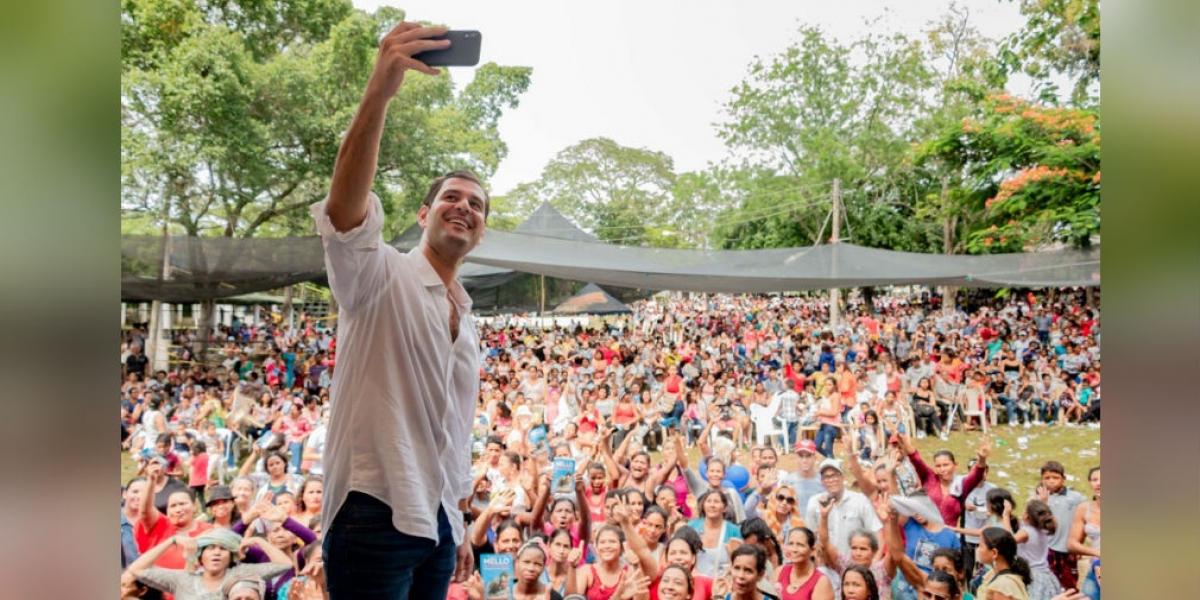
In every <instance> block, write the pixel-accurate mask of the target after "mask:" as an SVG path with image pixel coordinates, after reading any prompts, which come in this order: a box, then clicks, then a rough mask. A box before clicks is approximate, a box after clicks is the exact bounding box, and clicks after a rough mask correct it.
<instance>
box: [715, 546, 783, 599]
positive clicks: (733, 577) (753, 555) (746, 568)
mask: <svg viewBox="0 0 1200 600" xmlns="http://www.w3.org/2000/svg"><path fill="white" fill-rule="evenodd" d="M729 563H730V570H729V575H728V576H727V577H723V578H720V579H718V580H717V581H716V582H715V583H714V584H713V598H717V597H721V598H724V600H767V599H770V598H773V597H772V596H768V595H766V594H764V593H763V592H762V590H761V589H759V587H758V582H759V581H761V580H762V578H763V577H765V576H766V568H767V553H766V552H764V551H763V549H762V548H759V547H758V546H752V545H745V546H738V548H737V549H736V550H734V551H733V553H732V554H731V555H730V557H729Z"/></svg>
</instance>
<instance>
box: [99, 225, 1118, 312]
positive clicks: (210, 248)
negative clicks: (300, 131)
mask: <svg viewBox="0 0 1200 600" xmlns="http://www.w3.org/2000/svg"><path fill="white" fill-rule="evenodd" d="M551 211H552V212H551ZM522 226H524V227H523V229H524V231H522V230H521V229H522V227H518V230H515V231H497V230H489V231H488V232H487V233H486V234H485V235H484V239H483V243H482V244H481V245H480V246H479V247H478V248H476V249H475V250H474V251H472V252H471V254H470V255H469V256H468V257H467V262H466V264H464V265H463V267H462V269H460V273H459V276H460V279H461V280H462V282H463V284H464V286H465V287H466V288H467V289H468V291H471V292H472V293H474V292H475V291H477V290H483V289H487V288H489V287H495V286H498V285H501V284H503V283H505V282H507V281H510V280H513V279H515V278H516V277H518V276H519V275H520V274H521V273H532V274H540V275H546V276H548V277H555V278H561V279H569V280H573V281H587V282H592V283H596V284H600V285H604V286H618V287H623V288H637V289H642V290H675V291H687V292H709V293H766V292H788V291H803V290H814V289H825V288H832V287H845V288H849V287H867V286H887V285H910V284H917V285H952V286H960V287H1058V286H1097V285H1100V247H1099V246H1093V247H1091V248H1087V249H1082V250H1077V249H1066V250H1055V251H1047V252H1032V253H1016V254H988V255H980V256H964V255H941V254H918V253H910V252H894V251H891V250H879V249H874V248H865V247H861V246H855V245H852V244H847V243H837V244H829V245H822V246H806V247H799V248H777V249H768V250H695V249H663V248H642V247H633V246H619V245H614V244H608V243H603V242H599V241H597V240H596V239H595V238H594V237H592V236H591V235H590V234H587V233H586V232H584V231H582V230H579V229H578V228H576V227H574V225H572V224H571V223H570V221H568V220H567V219H566V218H565V217H562V215H561V214H559V213H558V211H555V210H554V209H553V207H550V205H549V204H543V205H542V207H539V210H538V211H536V212H535V214H534V215H531V217H530V219H527V220H526V221H525V222H524V223H522ZM420 236H421V230H420V228H419V227H417V226H415V225H414V226H413V227H410V228H409V229H408V230H406V231H405V232H404V233H402V234H401V235H399V236H397V237H396V238H395V239H394V240H392V242H390V243H391V245H393V246H395V247H396V248H398V249H400V250H402V251H407V250H409V249H411V248H413V247H415V246H416V244H417V243H418V242H419V241H420ZM169 243H170V264H171V272H170V275H169V277H163V276H162V275H163V274H162V270H163V258H164V254H163V251H164V249H163V244H164V240H163V238H162V237H160V236H122V239H121V254H122V261H121V295H122V299H124V300H127V301H145V300H162V301H166V302H199V301H203V300H211V299H217V298H226V297H230V296H238V295H241V294H247V293H252V292H261V291H267V290H274V289H278V288H281V287H284V286H288V285H291V284H295V283H300V282H304V281H316V282H324V281H325V280H326V275H325V259H324V251H323V249H322V246H321V241H320V239H319V238H318V237H317V236H305V237H292V238H258V239H242V238H193V237H172V238H171V239H170V242H169Z"/></svg>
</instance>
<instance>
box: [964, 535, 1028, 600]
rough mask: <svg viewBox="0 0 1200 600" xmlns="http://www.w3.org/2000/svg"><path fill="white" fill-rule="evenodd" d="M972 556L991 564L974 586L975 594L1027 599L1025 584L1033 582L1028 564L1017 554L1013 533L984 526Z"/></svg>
mask: <svg viewBox="0 0 1200 600" xmlns="http://www.w3.org/2000/svg"><path fill="white" fill-rule="evenodd" d="M975 559H976V562H979V563H982V564H985V565H988V566H990V567H991V570H990V571H988V572H987V573H986V574H985V575H984V576H983V582H982V583H981V584H980V585H979V588H978V589H976V591H975V595H976V596H978V597H979V598H986V599H987V600H1030V598H1029V591H1028V588H1027V586H1028V585H1029V584H1030V583H1033V574H1032V573H1031V572H1030V570H1029V563H1028V562H1026V561H1025V559H1023V558H1021V557H1020V556H1017V540H1016V539H1015V538H1014V537H1013V534H1011V533H1009V532H1008V531H1006V530H1004V529H1001V528H999V527H988V528H987V529H984V530H983V532H981V534H980V536H979V548H977V549H976V550H975Z"/></svg>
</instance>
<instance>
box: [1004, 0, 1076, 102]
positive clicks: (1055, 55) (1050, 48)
mask: <svg viewBox="0 0 1200 600" xmlns="http://www.w3.org/2000/svg"><path fill="white" fill-rule="evenodd" d="M1012 1H1015V2H1018V3H1019V4H1020V7H1021V14H1022V15H1024V16H1025V26H1024V27H1022V28H1021V30H1020V31H1018V32H1017V33H1015V34H1013V36H1011V37H1010V38H1009V39H1008V40H1006V41H1005V44H1004V48H1003V52H1004V55H1005V57H1006V59H1007V61H1008V63H1009V65H1010V68H1011V69H1013V70H1018V69H1019V70H1020V71H1022V72H1024V73H1026V74H1028V75H1029V76H1031V77H1033V78H1034V79H1035V80H1036V81H1038V82H1040V83H1041V85H1042V87H1043V91H1044V93H1043V94H1042V95H1041V98H1042V99H1043V100H1044V101H1054V100H1056V97H1057V94H1058V86H1057V85H1056V84H1055V83H1054V78H1055V77H1056V76H1059V75H1063V76H1067V77H1069V78H1070V79H1071V83H1072V88H1071V91H1070V100H1071V102H1072V103H1074V104H1075V105H1076V106H1087V105H1089V104H1092V103H1093V100H1095V97H1094V96H1093V92H1094V91H1098V90H1093V88H1094V86H1095V85H1096V84H1098V83H1099V82H1100V2H1099V0H1012Z"/></svg>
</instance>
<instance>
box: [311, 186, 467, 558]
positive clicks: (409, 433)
mask: <svg viewBox="0 0 1200 600" xmlns="http://www.w3.org/2000/svg"><path fill="white" fill-rule="evenodd" d="M368 202H369V205H368V210H367V217H366V219H365V220H364V221H363V223H362V224H361V225H359V226H358V227H356V228H354V229H352V230H350V231H346V232H338V231H337V230H336V229H335V228H334V226H333V223H332V222H330V220H329V216H328V213H327V212H326V207H325V201H322V202H318V203H316V204H313V205H312V207H311V211H312V215H313V218H314V219H316V222H317V231H318V232H319V233H320V234H321V239H322V242H323V243H324V246H325V266H326V269H327V270H328V274H329V285H330V288H331V289H332V291H333V296H334V298H335V299H337V301H338V305H339V307H340V314H339V315H338V347H337V350H338V352H337V375H336V376H335V377H334V382H333V387H332V389H331V390H330V396H329V397H330V403H331V414H330V418H329V433H328V439H327V440H326V452H325V456H324V461H323V462H324V465H323V466H324V470H325V491H324V498H325V500H324V509H323V510H322V511H321V528H322V530H323V531H329V528H330V525H331V524H332V523H333V518H334V516H336V515H337V512H338V510H339V509H340V508H341V506H342V503H343V502H345V500H346V496H347V495H348V494H349V493H350V491H352V490H353V491H358V492H362V493H365V494H369V495H371V496H374V497H376V498H378V499H379V500H382V501H383V502H386V503H387V504H388V505H389V506H391V507H392V524H393V525H395V527H396V529H397V530H399V531H401V532H403V533H407V534H409V535H413V536H418V537H423V538H429V539H433V540H437V539H438V531H437V530H438V520H437V510H438V507H439V506H440V507H441V508H443V509H444V510H445V511H446V516H447V517H448V518H449V521H450V525H451V527H452V529H453V532H454V542H455V543H456V544H461V543H462V540H463V537H464V534H463V523H462V513H461V512H460V511H459V510H458V501H459V500H460V499H463V498H466V497H468V496H470V495H471V483H472V473H471V421H472V417H473V415H474V412H475V405H476V402H477V400H476V399H477V398H478V396H479V365H480V363H481V362H482V358H481V357H480V352H479V333H478V332H477V331H476V329H475V321H474V319H472V318H471V315H470V310H471V298H470V296H468V295H467V293H466V290H464V289H463V287H462V286H461V285H460V284H459V283H458V282H454V284H453V285H452V286H451V288H450V289H449V290H447V289H446V286H445V285H444V284H443V283H442V280H441V278H439V277H438V275H437V272H435V271H434V270H433V267H432V266H431V265H430V264H429V261H428V260H427V259H426V258H425V256H424V255H423V254H422V253H421V251H420V250H419V249H417V250H413V251H411V252H409V253H407V254H402V253H401V252H400V251H399V250H397V249H395V248H394V247H392V246H389V245H387V244H385V243H383V238H382V231H383V206H382V205H381V204H380V202H379V198H378V197H376V196H375V195H374V194H371V195H370V198H369V201H368ZM447 298H449V299H450V300H451V301H453V302H454V303H455V305H456V306H457V309H458V314H459V315H461V318H460V319H459V324H458V337H457V338H456V339H455V341H453V342H451V338H450V304H449V302H448V301H447Z"/></svg>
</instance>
